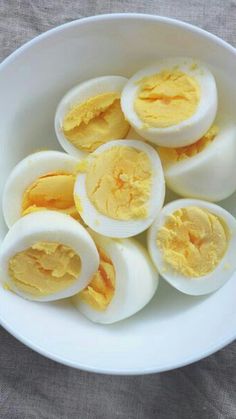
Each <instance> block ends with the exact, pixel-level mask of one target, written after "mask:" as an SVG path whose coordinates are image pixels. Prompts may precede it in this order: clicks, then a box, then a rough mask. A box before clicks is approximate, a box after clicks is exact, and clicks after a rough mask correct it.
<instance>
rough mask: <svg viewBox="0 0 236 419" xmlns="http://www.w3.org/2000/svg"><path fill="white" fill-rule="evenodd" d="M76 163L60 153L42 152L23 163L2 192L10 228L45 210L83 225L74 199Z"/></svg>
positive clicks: (34, 154)
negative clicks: (59, 213) (60, 214)
mask: <svg viewBox="0 0 236 419" xmlns="http://www.w3.org/2000/svg"><path fill="white" fill-rule="evenodd" d="M77 163H78V161H77V160H76V159H75V158H74V157H72V156H69V155H68V154H66V153H62V152H60V151H40V152H37V153H33V154H30V155H29V156H27V157H26V158H24V159H23V160H21V161H20V162H19V163H18V164H17V165H16V166H15V167H14V169H13V170H12V172H11V173H10V175H9V177H8V179H7V182H6V185H5V188H4V191H3V199H2V208H3V215H4V219H5V222H6V224H7V226H8V227H10V226H12V225H13V224H14V223H15V222H16V221H17V220H18V219H19V218H20V217H22V216H24V215H26V214H29V213H31V212H35V211H41V210H45V209H48V210H54V211H59V212H62V213H65V214H68V215H70V216H72V217H73V218H75V219H76V220H78V221H80V220H81V218H80V216H79V213H78V211H77V210H76V208H75V203H74V197H73V190H74V183H75V168H76V165H77Z"/></svg>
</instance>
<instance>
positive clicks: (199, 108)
mask: <svg viewBox="0 0 236 419" xmlns="http://www.w3.org/2000/svg"><path fill="white" fill-rule="evenodd" d="M217 102H218V101H217V89H216V83H215V78H214V76H213V74H212V73H211V72H210V70H209V69H208V68H207V67H206V66H205V65H204V64H203V63H201V62H199V61H198V60H193V59H192V58H182V57H181V58H180V57H175V58H168V59H163V60H160V61H157V62H156V63H155V64H153V65H152V66H150V67H148V68H145V69H143V70H140V71H139V72H137V73H136V74H135V75H134V76H133V77H131V78H130V79H129V81H128V82H127V84H126V85H125V87H124V89H123V91H122V95H121V107H122V110H123V112H124V114H125V117H126V119H127V120H128V121H129V123H130V125H131V126H132V127H133V128H134V129H135V130H136V131H137V132H138V133H139V134H140V135H141V136H142V137H144V138H145V139H147V140H149V141H151V142H153V143H154V144H157V145H160V146H164V147H181V146H185V145H188V144H191V143H193V142H195V141H196V140H198V139H199V138H201V136H202V135H203V134H205V132H206V131H207V130H208V129H209V128H210V126H211V125H212V123H213V121H214V119H215V115H216V111H217Z"/></svg>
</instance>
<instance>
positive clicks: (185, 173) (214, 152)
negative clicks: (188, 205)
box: [163, 118, 236, 201]
mask: <svg viewBox="0 0 236 419" xmlns="http://www.w3.org/2000/svg"><path fill="white" fill-rule="evenodd" d="M216 124H217V125H218V127H219V133H218V134H217V135H216V137H215V139H214V140H213V141H212V143H211V144H209V145H208V146H207V147H206V148H205V149H204V150H202V151H201V152H200V153H198V154H197V155H195V156H193V157H189V158H187V159H184V160H180V161H178V162H176V163H174V164H172V165H171V166H168V167H165V165H163V169H164V174H165V180H166V184H167V186H168V187H169V189H171V190H172V191H174V192H176V193H177V194H179V195H181V196H183V197H191V198H200V199H206V200H208V201H220V200H222V199H225V198H228V197H229V196H230V195H231V194H232V193H233V192H235V190H236V164H235V162H236V124H235V123H233V122H231V121H227V119H225V118H218V119H217V120H216Z"/></svg>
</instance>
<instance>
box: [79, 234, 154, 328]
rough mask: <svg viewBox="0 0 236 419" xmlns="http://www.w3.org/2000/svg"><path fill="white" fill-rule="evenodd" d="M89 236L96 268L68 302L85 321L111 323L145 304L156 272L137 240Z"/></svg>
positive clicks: (133, 312) (150, 296)
mask: <svg viewBox="0 0 236 419" xmlns="http://www.w3.org/2000/svg"><path fill="white" fill-rule="evenodd" d="M91 235H92V238H93V239H94V241H95V243H96V245H97V248H98V251H99V255H100V265H99V269H98V271H97V272H96V273H95V274H94V275H93V277H92V280H91V282H90V283H89V285H88V286H87V287H86V288H85V289H84V290H83V291H81V292H80V293H78V294H76V295H75V296H74V297H73V300H72V301H73V303H74V304H75V306H76V307H77V308H78V310H79V311H80V312H81V313H82V314H83V315H84V316H86V317H87V318H88V319H90V320H92V321H94V322H97V323H107V324H108V323H114V322H117V321H120V320H123V319H125V318H127V317H130V316H132V315H133V314H135V313H137V312H138V311H139V310H141V309H142V308H143V307H144V306H145V305H146V304H148V302H149V301H150V300H151V298H152V297H153V295H154V293H155V292H156V289H157V286H158V273H157V270H156V269H155V267H154V265H153V264H152V261H151V260H150V258H149V255H148V253H147V251H146V249H145V248H144V247H143V246H142V245H141V244H140V243H138V242H137V240H135V239H119V240H117V239H111V238H107V237H104V236H101V235H99V234H97V233H94V232H91Z"/></svg>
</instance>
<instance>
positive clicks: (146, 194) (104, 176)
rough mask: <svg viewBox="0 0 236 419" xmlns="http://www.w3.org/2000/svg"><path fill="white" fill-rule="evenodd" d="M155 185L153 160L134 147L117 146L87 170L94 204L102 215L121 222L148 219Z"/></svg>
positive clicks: (97, 156) (88, 192) (90, 193)
mask: <svg viewBox="0 0 236 419" xmlns="http://www.w3.org/2000/svg"><path fill="white" fill-rule="evenodd" d="M151 183H152V168H151V163H150V160H149V157H148V156H147V155H146V154H145V153H144V152H143V151H140V150H136V149H133V148H131V147H126V146H124V147H119V146H114V147H112V148H110V149H108V150H106V151H104V152H102V153H99V154H97V155H96V157H95V158H94V159H93V160H92V162H91V164H90V165H89V167H88V168H87V176H86V189H87V194H88V197H89V199H90V201H91V202H92V203H93V205H94V206H95V208H96V209H97V210H98V211H99V212H100V213H102V214H104V215H106V216H108V217H110V218H113V219H117V220H130V219H134V218H145V217H146V216H147V214H148V208H147V203H148V201H149V199H150V193H151Z"/></svg>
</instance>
